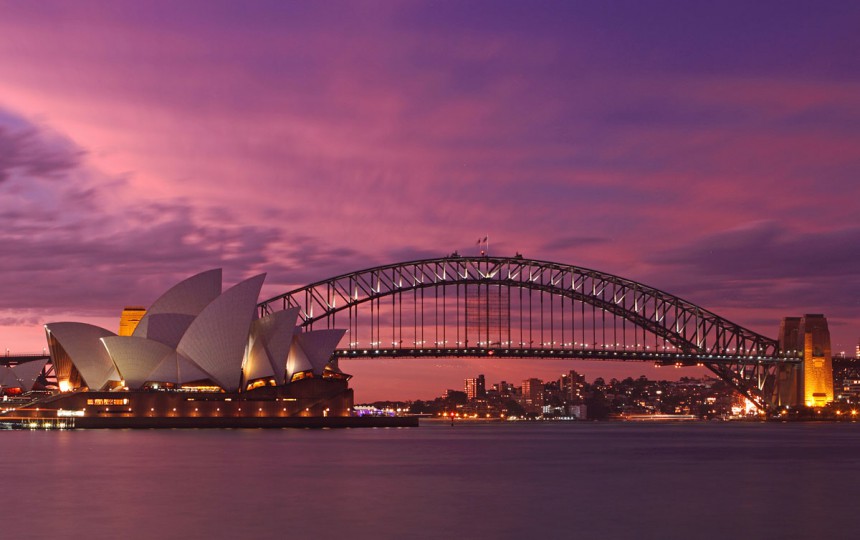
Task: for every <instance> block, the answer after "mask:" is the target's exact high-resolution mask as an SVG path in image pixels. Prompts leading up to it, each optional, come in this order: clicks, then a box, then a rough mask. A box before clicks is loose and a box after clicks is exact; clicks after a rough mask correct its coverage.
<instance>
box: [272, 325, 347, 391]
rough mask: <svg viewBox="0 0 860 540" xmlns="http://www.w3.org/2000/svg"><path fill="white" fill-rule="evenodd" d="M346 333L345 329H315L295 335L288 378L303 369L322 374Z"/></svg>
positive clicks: (288, 363)
mask: <svg viewBox="0 0 860 540" xmlns="http://www.w3.org/2000/svg"><path fill="white" fill-rule="evenodd" d="M344 334H346V330H343V329H331V330H313V331H311V332H304V333H301V334H296V335H295V336H293V344H292V347H290V354H289V356H288V357H287V380H290V379H292V377H293V375H294V374H296V373H300V372H302V371H311V370H312V371H313V372H314V374H316V375H322V372H323V370H324V369H325V366H326V364H327V363H328V361H329V358H331V354H332V353H333V352H334V350H335V348H336V347H337V344H338V343H340V340H341V338H343V336H344Z"/></svg>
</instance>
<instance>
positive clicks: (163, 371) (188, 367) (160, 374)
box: [147, 351, 214, 384]
mask: <svg viewBox="0 0 860 540" xmlns="http://www.w3.org/2000/svg"><path fill="white" fill-rule="evenodd" d="M203 379H212V380H213V381H214V379H213V377H212V376H211V375H209V374H208V373H206V372H205V371H203V370H202V369H200V366H198V365H197V364H195V363H194V362H192V361H191V360H189V359H187V358H185V357H183V356H182V355H180V354H177V353H176V351H173V352H171V354H169V355H168V356H166V357H165V358H164V359H163V360H162V361H161V363H160V364H158V365H157V366H156V367H155V369H153V370H152V372H151V373H150V374H149V378H148V379H147V380H148V381H151V382H171V383H176V384H184V383H189V382H192V381H200V380H203Z"/></svg>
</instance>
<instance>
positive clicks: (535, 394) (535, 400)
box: [523, 379, 543, 412]
mask: <svg viewBox="0 0 860 540" xmlns="http://www.w3.org/2000/svg"><path fill="white" fill-rule="evenodd" d="M523 405H524V407H525V409H526V410H527V411H529V412H535V411H540V408H541V407H542V406H543V381H542V380H540V379H526V380H524V381H523Z"/></svg>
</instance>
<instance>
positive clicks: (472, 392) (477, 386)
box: [465, 375, 487, 400]
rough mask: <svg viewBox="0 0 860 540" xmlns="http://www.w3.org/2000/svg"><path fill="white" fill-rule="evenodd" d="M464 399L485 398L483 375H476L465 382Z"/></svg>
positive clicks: (485, 387) (485, 389)
mask: <svg viewBox="0 0 860 540" xmlns="http://www.w3.org/2000/svg"><path fill="white" fill-rule="evenodd" d="M465 390H466V397H467V398H468V399H469V400H473V399H478V398H484V397H487V383H486V380H485V379H484V376H483V375H478V376H477V377H475V378H472V379H466V382H465Z"/></svg>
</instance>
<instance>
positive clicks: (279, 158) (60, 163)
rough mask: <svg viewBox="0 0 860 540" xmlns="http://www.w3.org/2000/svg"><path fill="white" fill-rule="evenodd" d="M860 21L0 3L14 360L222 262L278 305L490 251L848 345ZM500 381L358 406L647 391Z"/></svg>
mask: <svg viewBox="0 0 860 540" xmlns="http://www.w3.org/2000/svg"><path fill="white" fill-rule="evenodd" d="M175 4H178V5H175ZM857 28H860V4H858V3H857V2H853V1H846V2H820V3H819V2H787V1H775V2H767V1H761V2H736V3H732V2H696V1H679V2H642V1H631V2H624V1H621V2H610V1H606V2H590V3H585V2H549V1H548V2H540V3H535V2H501V1H498V0H493V1H490V2H469V1H466V2H393V1H392V2H350V3H346V2H281V1H275V2H252V3H248V2H213V1H205V2H196V3H195V2H182V3H175V2H101V3H90V2H57V3H52V2H39V3H31V2H17V1H5V0H0V253H2V257H3V258H2V261H3V264H2V270H0V291H2V296H0V345H2V346H3V347H4V348H9V349H11V350H12V352H26V351H40V350H41V349H42V348H43V347H44V346H45V344H44V334H43V330H42V327H41V325H42V324H43V323H45V322H48V321H58V320H78V321H86V322H93V323H95V324H100V325H103V326H105V327H107V328H110V329H112V330H115V328H114V327H115V326H116V325H117V318H118V315H119V311H120V310H121V309H122V307H123V306H124V305H127V304H143V305H147V304H148V303H150V302H152V301H153V300H154V299H155V297H157V296H158V294H159V293H160V292H162V291H163V290H165V289H166V288H167V287H169V286H170V285H171V284H173V283H175V282H176V281H178V280H180V279H182V278H184V277H187V276H189V275H191V274H194V273H197V272H199V271H202V270H205V269H208V268H213V267H219V266H220V267H224V269H225V282H226V283H225V284H226V285H232V284H233V283H235V282H237V281H239V280H240V279H242V278H244V277H247V276H250V275H252V274H254V273H256V272H260V271H265V272H268V279H267V284H266V286H265V288H264V291H263V295H264V297H269V296H274V295H276V294H278V293H281V292H285V291H286V290H288V289H290V288H293V287H295V286H299V285H303V284H306V283H309V282H311V281H313V280H318V279H323V278H326V277H330V276H333V275H335V274H338V273H341V272H346V271H350V270H357V269H360V268H365V267H368V266H372V265H375V264H382V263H389V262H396V261H399V260H407V259H412V258H416V257H423V256H439V255H445V254H447V253H450V252H452V251H454V250H459V251H460V252H461V253H470V252H471V251H473V250H474V242H475V238H477V237H478V236H479V235H483V234H489V235H490V240H491V252H492V254H496V255H510V254H513V253H514V252H515V251H520V252H522V253H523V254H524V255H525V256H526V257H532V258H538V259H545V260H552V261H557V262H562V263H569V264H575V265H581V266H585V267H590V268H594V269H598V270H602V271H605V272H610V273H614V274H619V275H622V276H624V277H627V278H630V279H634V280H637V281H641V282H643V283H646V284H648V285H652V286H655V287H658V288H661V289H664V290H666V291H668V292H671V293H674V294H677V295H679V296H682V297H684V298H686V299H688V300H690V301H693V302H695V303H698V304H700V305H702V306H704V307H706V308H708V309H710V310H712V311H714V312H716V313H718V314H720V315H723V316H725V317H727V318H729V319H731V320H733V321H735V322H737V323H740V324H742V325H744V326H747V327H749V328H752V329H754V330H756V331H759V332H762V333H764V334H767V335H770V336H774V337H775V336H776V333H777V328H778V325H779V320H780V318H781V317H783V316H786V315H801V314H803V313H824V314H825V315H826V316H827V317H828V320H829V322H830V327H831V332H832V336H833V348H834V351H835V352H837V353H838V352H839V351H842V350H845V351H848V352H849V353H851V352H853V349H854V346H855V345H856V343H857V340H858V338H860V54H858V51H860V33H858V31H857ZM497 364H498V365H496V364H481V363H479V362H476V361H466V360H440V361H405V360H404V361H397V362H395V361H378V362H371V363H365V364H362V365H357V364H350V365H348V366H346V367H347V371H351V372H352V373H355V374H356V378H355V379H354V380H353V382H354V386H355V388H356V391H357V396H356V397H357V399H358V400H359V401H363V400H367V399H377V398H386V397H389V398H408V397H431V396H433V395H435V394H437V393H438V392H439V391H441V390H443V389H444V388H448V387H454V388H459V387H461V386H462V379H463V377H465V376H468V375H474V374H476V373H478V372H483V373H486V375H487V378H488V380H489V381H490V382H495V381H497V380H499V379H501V378H506V379H507V380H510V381H519V380H521V379H522V378H524V377H526V376H530V375H537V376H542V377H545V378H549V377H553V376H557V374H558V373H561V372H562V371H566V370H567V369H571V368H574V369H579V370H580V371H585V372H586V373H587V374H588V375H589V376H590V377H593V376H596V375H599V374H601V373H603V374H605V375H607V376H617V375H618V374H622V375H623V374H628V373H629V374H631V375H634V376H635V375H638V374H639V373H643V372H647V373H648V374H649V375H651V372H650V370H649V369H648V368H647V367H646V366H645V365H644V364H634V365H632V366H630V365H619V364H597V365H594V364H586V363H576V362H569V363H568V362H564V363H562V362H558V361H553V362H550V361H547V362H531V363H527V362H510V363H497ZM670 371H674V370H670ZM658 373H659V372H658Z"/></svg>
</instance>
